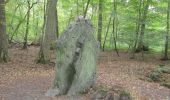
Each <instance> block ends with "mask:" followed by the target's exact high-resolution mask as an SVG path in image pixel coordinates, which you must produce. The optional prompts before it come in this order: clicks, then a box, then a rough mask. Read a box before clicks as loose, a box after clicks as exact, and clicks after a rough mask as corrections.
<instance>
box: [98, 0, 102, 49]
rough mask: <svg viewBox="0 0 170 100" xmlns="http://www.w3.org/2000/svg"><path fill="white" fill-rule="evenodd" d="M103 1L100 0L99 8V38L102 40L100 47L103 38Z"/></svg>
mask: <svg viewBox="0 0 170 100" xmlns="http://www.w3.org/2000/svg"><path fill="white" fill-rule="evenodd" d="M102 2H103V1H102V0H99V10H98V13H99V15H98V35H97V40H98V41H99V42H100V48H101V42H102V41H101V40H102V26H103V25H102V20H103V17H102V6H103V3H102Z"/></svg>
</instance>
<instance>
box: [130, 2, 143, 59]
mask: <svg viewBox="0 0 170 100" xmlns="http://www.w3.org/2000/svg"><path fill="white" fill-rule="evenodd" d="M141 6H142V0H140V1H139V8H138V15H137V17H138V19H137V21H136V33H135V39H134V45H133V48H132V56H131V57H130V58H131V59H134V58H135V51H136V47H137V43H138V36H139V32H140V26H141Z"/></svg>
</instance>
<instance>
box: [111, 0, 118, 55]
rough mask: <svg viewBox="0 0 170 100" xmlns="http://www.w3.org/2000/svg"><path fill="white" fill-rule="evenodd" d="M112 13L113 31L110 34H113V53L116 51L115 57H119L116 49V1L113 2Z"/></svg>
mask: <svg viewBox="0 0 170 100" xmlns="http://www.w3.org/2000/svg"><path fill="white" fill-rule="evenodd" d="M113 12H114V16H113V30H112V34H113V40H114V47H115V51H116V53H117V55H118V56H119V51H118V49H117V28H118V18H117V1H116V0H113Z"/></svg>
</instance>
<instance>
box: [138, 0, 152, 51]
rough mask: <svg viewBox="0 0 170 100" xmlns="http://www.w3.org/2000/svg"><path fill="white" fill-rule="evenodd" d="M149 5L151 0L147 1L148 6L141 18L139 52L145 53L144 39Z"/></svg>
mask: <svg viewBox="0 0 170 100" xmlns="http://www.w3.org/2000/svg"><path fill="white" fill-rule="evenodd" d="M143 2H144V1H143ZM149 3H150V0H147V1H146V5H145V7H144V11H143V16H142V18H141V22H140V23H141V26H140V35H139V42H138V47H137V51H141V50H142V51H143V49H144V46H145V45H144V41H143V38H144V33H145V26H146V19H147V13H148V8H149Z"/></svg>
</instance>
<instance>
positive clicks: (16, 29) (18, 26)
mask: <svg viewBox="0 0 170 100" xmlns="http://www.w3.org/2000/svg"><path fill="white" fill-rule="evenodd" d="M37 3H38V2H35V3H33V4H32V5H31V6H30V10H31V9H32V8H33V6H34V5H35V4H37ZM30 10H28V11H27V13H26V15H25V16H24V18H23V19H22V20H20V22H19V23H18V25H17V26H16V28H15V30H14V32H13V33H12V35H11V37H10V40H9V42H12V40H13V37H14V35H15V34H16V32H17V31H18V29H19V28H20V26H21V24H22V23H23V22H24V21H25V19H26V18H27V15H28V13H29V11H30Z"/></svg>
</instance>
